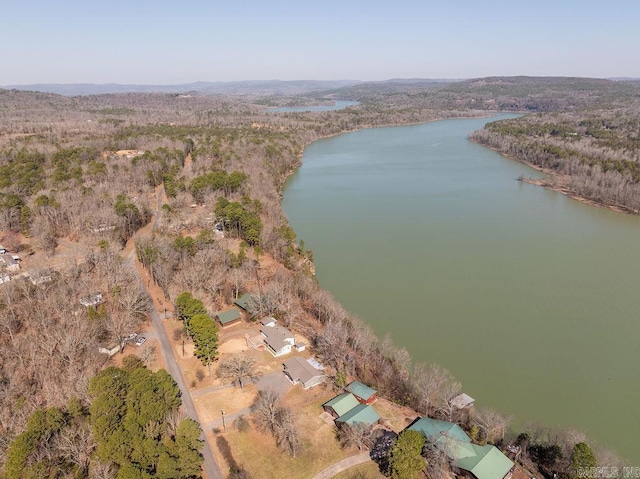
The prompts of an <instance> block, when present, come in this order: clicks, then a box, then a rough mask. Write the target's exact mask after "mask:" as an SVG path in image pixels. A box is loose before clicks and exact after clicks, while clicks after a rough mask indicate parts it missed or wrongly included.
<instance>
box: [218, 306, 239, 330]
mask: <svg viewBox="0 0 640 479" xmlns="http://www.w3.org/2000/svg"><path fill="white" fill-rule="evenodd" d="M216 319H217V320H218V322H219V323H220V325H221V326H222V327H223V328H226V327H227V326H231V325H232V324H236V323H239V322H240V320H241V319H242V314H241V313H240V310H239V309H237V308H231V309H230V310H229V311H223V312H221V313H218V314H216Z"/></svg>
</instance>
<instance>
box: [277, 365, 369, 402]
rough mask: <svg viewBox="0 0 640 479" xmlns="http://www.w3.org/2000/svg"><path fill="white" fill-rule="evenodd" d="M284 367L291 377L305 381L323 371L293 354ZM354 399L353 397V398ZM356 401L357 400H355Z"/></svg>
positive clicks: (321, 373)
mask: <svg viewBox="0 0 640 479" xmlns="http://www.w3.org/2000/svg"><path fill="white" fill-rule="evenodd" d="M284 368H285V369H286V371H287V373H288V374H289V376H291V378H292V379H294V380H296V379H297V380H298V381H300V382H303V383H306V382H307V381H309V380H311V379H313V378H315V377H316V376H322V375H323V374H324V373H323V372H322V371H320V370H318V369H317V368H315V367H313V365H312V364H311V363H309V362H308V361H305V360H304V358H301V357H300V356H294V357H293V358H290V359H287V360H286V361H285V362H284ZM354 399H355V398H354ZM356 402H357V401H356Z"/></svg>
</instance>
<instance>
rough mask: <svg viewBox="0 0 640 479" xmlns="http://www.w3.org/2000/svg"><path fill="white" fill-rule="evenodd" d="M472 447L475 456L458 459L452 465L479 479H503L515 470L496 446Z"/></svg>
mask: <svg viewBox="0 0 640 479" xmlns="http://www.w3.org/2000/svg"><path fill="white" fill-rule="evenodd" d="M472 446H473V448H474V449H475V451H476V454H475V455H474V456H469V457H464V458H461V459H456V460H455V461H453V462H452V465H453V466H455V467H457V468H458V469H462V470H464V471H467V472H470V473H471V474H473V476H474V477H476V478H477V479H503V478H504V477H506V476H507V475H508V474H509V473H510V472H511V470H512V469H513V462H511V460H510V459H509V458H508V457H507V456H505V455H504V454H502V452H500V450H498V448H496V447H495V446H491V445H490V444H487V445H485V446H478V445H477V444H472Z"/></svg>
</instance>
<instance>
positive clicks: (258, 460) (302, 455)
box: [223, 387, 347, 479]
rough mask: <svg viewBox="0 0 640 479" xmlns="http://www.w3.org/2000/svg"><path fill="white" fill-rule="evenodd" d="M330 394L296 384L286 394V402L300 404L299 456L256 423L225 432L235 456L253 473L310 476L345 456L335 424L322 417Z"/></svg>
mask: <svg viewBox="0 0 640 479" xmlns="http://www.w3.org/2000/svg"><path fill="white" fill-rule="evenodd" d="M290 395H291V397H289V396H290ZM330 397H331V392H330V391H324V390H321V389H319V390H315V389H314V390H311V391H303V390H302V388H300V387H296V388H294V389H293V390H292V391H291V392H290V393H289V394H287V396H286V397H285V400H284V403H285V404H288V405H293V404H295V405H296V406H297V405H299V407H294V411H295V412H296V416H297V418H298V420H297V426H298V431H299V433H300V438H301V448H300V451H299V454H298V456H297V457H295V458H292V457H290V456H289V455H288V454H287V453H285V452H283V451H281V450H280V449H278V448H277V447H276V444H275V440H274V439H273V438H272V437H271V436H270V435H268V434H262V433H260V432H259V431H257V430H256V429H255V428H254V427H253V425H252V427H251V429H250V430H249V431H247V432H239V431H237V430H234V429H228V430H227V432H226V433H224V434H223V436H224V438H225V439H226V440H227V442H228V443H229V446H230V448H231V451H232V454H233V460H234V461H235V462H236V464H238V466H240V467H241V468H243V469H245V470H246V471H247V472H248V473H249V474H250V475H251V477H260V478H264V479H280V478H282V477H287V478H289V479H308V478H312V477H313V476H315V475H316V474H317V473H318V472H320V471H321V470H323V469H324V468H326V467H328V466H330V465H331V464H333V463H334V462H337V461H340V460H341V459H344V458H345V457H346V456H347V454H345V453H344V452H343V451H342V449H341V448H340V445H339V444H338V441H337V440H336V438H335V428H334V426H333V425H329V424H327V423H325V422H324V421H322V420H321V419H320V417H319V416H320V414H322V412H323V411H322V407H321V406H322V404H323V403H324V402H326V401H327V398H330ZM305 403H306V404H305Z"/></svg>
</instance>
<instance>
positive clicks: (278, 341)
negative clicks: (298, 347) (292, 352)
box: [260, 326, 295, 351]
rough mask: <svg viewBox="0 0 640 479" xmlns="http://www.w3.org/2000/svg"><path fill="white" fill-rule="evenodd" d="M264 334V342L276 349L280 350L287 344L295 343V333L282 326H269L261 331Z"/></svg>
mask: <svg viewBox="0 0 640 479" xmlns="http://www.w3.org/2000/svg"><path fill="white" fill-rule="evenodd" d="M260 332H261V333H262V334H263V335H264V337H265V338H264V342H265V343H267V346H269V347H270V348H271V349H273V350H274V351H280V350H281V349H282V348H284V347H285V346H286V345H293V342H294V341H295V337H294V336H293V333H292V332H291V331H289V330H288V329H287V328H285V327H282V326H273V327H267V328H264V329H262V330H261V331H260Z"/></svg>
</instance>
